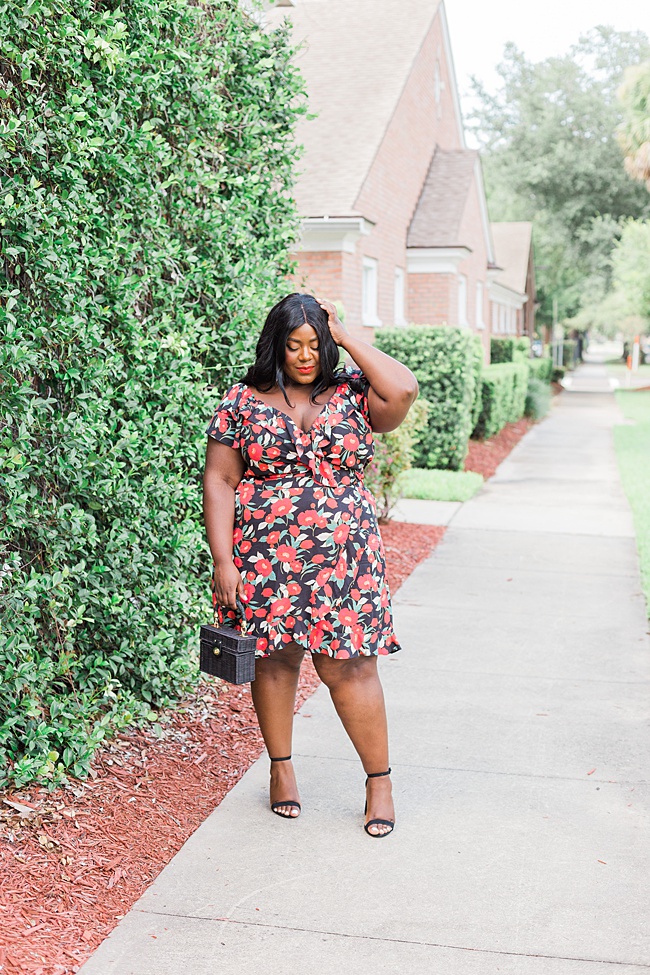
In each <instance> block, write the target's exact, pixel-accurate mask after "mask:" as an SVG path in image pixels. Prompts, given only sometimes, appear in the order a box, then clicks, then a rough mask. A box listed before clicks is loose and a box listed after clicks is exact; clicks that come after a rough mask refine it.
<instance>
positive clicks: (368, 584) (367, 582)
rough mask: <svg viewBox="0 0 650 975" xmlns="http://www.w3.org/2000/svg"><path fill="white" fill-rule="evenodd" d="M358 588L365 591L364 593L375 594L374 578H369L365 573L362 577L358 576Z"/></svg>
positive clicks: (368, 574) (375, 584) (375, 583)
mask: <svg viewBox="0 0 650 975" xmlns="http://www.w3.org/2000/svg"><path fill="white" fill-rule="evenodd" d="M359 588H360V589H365V590H366V592H367V591H368V590H369V591H370V592H376V591H377V582H376V580H375V578H374V576H371V575H370V573H369V572H367V573H366V574H365V575H363V576H359Z"/></svg>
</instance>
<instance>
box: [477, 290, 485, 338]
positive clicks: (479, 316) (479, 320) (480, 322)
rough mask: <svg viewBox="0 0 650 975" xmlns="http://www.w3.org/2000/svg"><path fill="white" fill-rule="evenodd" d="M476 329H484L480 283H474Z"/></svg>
mask: <svg viewBox="0 0 650 975" xmlns="http://www.w3.org/2000/svg"><path fill="white" fill-rule="evenodd" d="M476 327H477V328H485V321H484V320H483V283H482V282H481V281H477V282H476Z"/></svg>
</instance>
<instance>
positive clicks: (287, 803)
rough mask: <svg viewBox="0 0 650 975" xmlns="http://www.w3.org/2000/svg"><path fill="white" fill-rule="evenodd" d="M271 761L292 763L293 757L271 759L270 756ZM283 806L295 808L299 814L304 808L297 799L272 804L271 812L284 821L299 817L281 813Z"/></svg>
mask: <svg viewBox="0 0 650 975" xmlns="http://www.w3.org/2000/svg"><path fill="white" fill-rule="evenodd" d="M269 759H270V761H272V762H289V761H291V755H286V756H285V757H284V758H271V756H270V755H269ZM282 806H294V807H295V808H296V809H297V810H298V811H299V812H300V811H302V806H301V805H300V803H299V802H296V800H295V799H287V800H285V801H284V802H272V803H271V810H272V811H273V812H274V813H275V815H276V816H281V817H282V819H298V817H297V816H292V815H291V813H284V812H280V807H282Z"/></svg>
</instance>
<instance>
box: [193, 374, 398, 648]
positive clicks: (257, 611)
mask: <svg viewBox="0 0 650 975" xmlns="http://www.w3.org/2000/svg"><path fill="white" fill-rule="evenodd" d="M367 405H368V404H367V398H366V397H365V396H364V395H361V394H359V393H356V392H355V391H354V390H352V389H351V388H349V387H348V386H347V384H345V383H343V384H342V385H341V386H339V387H338V388H337V390H336V393H335V401H334V402H331V403H330V405H328V406H327V408H326V410H325V411H324V412H326V416H325V421H326V422H322V423H319V425H318V428H317V430H316V431H315V432H314V433H313V434H303V435H302V436H301V437H299V438H298V437H296V432H295V429H294V426H295V425H294V424H292V423H291V421H288V420H287V421H286V422H285V418H283V417H282V414H281V413H279V412H278V411H276V410H275V409H272V408H269V407H268V406H267V405H265V404H264V403H262V402H260V401H259V400H258V399H257V398H256V397H255V394H254V393H252V391H251V390H248V389H247V387H246V386H244V385H243V384H242V383H236V384H235V385H234V386H232V387H231V389H230V390H229V391H228V393H227V394H226V397H225V398H224V400H223V401H222V404H221V405H220V406H219V407H218V408H217V411H216V412H215V414H214V416H213V418H212V420H211V423H210V426H209V428H208V434H209V435H210V436H212V437H214V439H215V440H222V441H223V442H224V443H226V444H228V445H229V446H232V447H234V448H235V449H238V450H241V452H242V455H243V457H244V460H245V461H246V462H247V463H248V465H249V468H253V471H251V470H250V469H249V470H248V473H247V476H245V477H244V478H243V479H242V481H241V482H240V484H239V485H238V487H237V504H236V508H235V512H236V517H235V524H234V527H233V536H232V537H233V546H234V552H233V558H234V560H235V564H236V565H237V566H240V567H241V568H240V571H241V575H242V579H243V581H244V593H243V597H244V604H245V607H246V609H245V615H246V618H247V619H248V620H250V632H251V634H252V635H253V636H254V638H255V643H256V648H257V649H256V652H257V653H258V655H263V656H266V657H268V656H269V655H270V654H272V653H273V651H274V650H276V649H278V648H281V647H284V646H286V645H287V644H289V643H291V641H292V640H296V641H297V642H298V643H300V644H302V645H308V647H309V649H310V650H311V651H312V652H313V653H322V654H327V655H328V656H330V657H339V658H340V659H348V658H350V657H356V656H358V655H360V654H368V655H369V654H377V653H382V654H386V653H391V652H393V650H396V649H399V645H398V644H397V640H396V638H395V635H394V633H393V623H392V612H391V608H390V596H389V591H388V587H387V585H386V580H385V565H384V550H383V545H382V541H381V536H380V534H379V530H378V527H377V511H376V505H375V502H374V500H373V498H372V496H371V494H370V493H369V491H368V490H367V488H365V487H364V485H363V470H364V468H365V467H366V465H367V464H368V463H372V460H373V455H374V446H373V441H372V431H371V430H370V426H369V423H368V419H367ZM364 411H366V412H365V413H364ZM246 597H247V598H246ZM341 606H344V607H345V609H341ZM224 618H225V619H228V620H229V621H231V622H233V623H234V622H235V614H234V613H232V612H230V613H229V615H227V616H225V614H224Z"/></svg>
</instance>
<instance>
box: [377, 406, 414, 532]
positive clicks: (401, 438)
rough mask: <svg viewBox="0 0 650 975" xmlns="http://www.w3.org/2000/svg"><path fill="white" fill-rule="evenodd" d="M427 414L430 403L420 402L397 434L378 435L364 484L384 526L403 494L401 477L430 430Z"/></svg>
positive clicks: (410, 411) (396, 431)
mask: <svg viewBox="0 0 650 975" xmlns="http://www.w3.org/2000/svg"><path fill="white" fill-rule="evenodd" d="M428 412H429V404H428V403H427V401H426V400H425V399H418V400H416V402H415V403H414V404H413V405H412V407H411V409H410V410H409V412H408V416H407V417H406V419H405V420H404V422H403V423H401V424H400V425H399V426H398V428H397V430H391V431H390V433H380V434H376V435H375V456H374V457H373V459H372V462H371V463H370V464H368V466H367V468H366V473H365V484H366V487H367V488H368V490H369V491H370V492H371V493H372V494H373V495H374V498H375V500H376V502H377V515H378V517H379V520H380V521H382V522H383V521H386V520H387V519H388V517H389V515H390V512H391V509H392V508H393V507H394V506H395V505H396V504H397V502H398V501H399V499H400V498H401V497H402V495H403V494H404V491H403V487H402V484H401V480H400V476H401V475H402V474H403V473H404V471H407V470H409V468H410V467H411V465H412V462H413V455H414V452H415V444H416V443H417V442H418V441H419V440H420V439H421V437H422V435H423V434H424V432H425V430H426V427H427V416H428Z"/></svg>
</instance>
